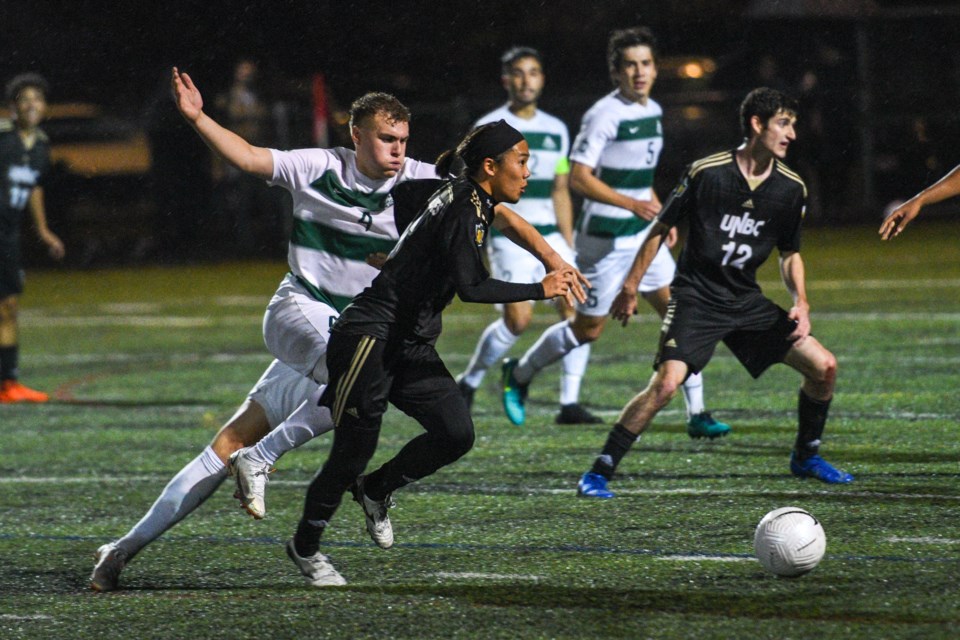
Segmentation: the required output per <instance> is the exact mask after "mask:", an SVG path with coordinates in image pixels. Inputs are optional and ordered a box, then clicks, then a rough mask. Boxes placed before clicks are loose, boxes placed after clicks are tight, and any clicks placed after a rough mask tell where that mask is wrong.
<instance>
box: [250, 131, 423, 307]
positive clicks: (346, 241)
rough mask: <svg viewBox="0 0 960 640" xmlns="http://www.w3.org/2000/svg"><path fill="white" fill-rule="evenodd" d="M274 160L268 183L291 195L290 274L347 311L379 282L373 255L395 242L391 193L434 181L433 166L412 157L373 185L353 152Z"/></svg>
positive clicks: (289, 154)
mask: <svg viewBox="0 0 960 640" xmlns="http://www.w3.org/2000/svg"><path fill="white" fill-rule="evenodd" d="M270 153H271V154H272V155H273V177H272V178H271V179H270V180H269V181H268V182H269V183H270V184H271V185H279V186H281V187H284V188H285V189H287V190H288V191H289V192H290V193H291V195H292V196H293V231H292V233H291V235H290V248H289V251H288V253H287V260H288V262H289V265H290V271H291V272H293V274H294V275H295V276H297V279H298V280H300V282H301V284H304V286H305V287H307V288H308V289H309V290H310V292H311V293H312V294H313V295H314V296H315V297H317V298H318V299H321V300H323V301H324V302H328V303H330V304H331V305H332V306H333V307H335V308H336V309H342V308H343V307H344V306H346V304H347V303H348V302H350V300H351V299H352V298H353V296H355V295H357V294H358V293H360V292H361V291H362V290H363V289H364V287H366V286H367V285H369V284H370V282H371V281H372V280H373V278H374V277H375V276H376V275H377V270H376V269H375V268H373V267H371V266H370V265H368V264H367V263H366V262H365V259H366V257H367V255H369V254H371V253H377V252H381V253H389V252H390V250H391V249H393V246H394V245H395V244H396V242H397V239H398V237H399V235H398V234H397V225H396V223H395V222H394V219H393V206H392V202H391V200H390V198H389V195H390V190H391V189H392V188H393V187H394V185H396V184H397V183H398V182H400V181H403V180H410V179H416V178H436V177H437V175H436V172H435V170H434V166H433V165H432V164H428V163H426V162H420V161H418V160H411V159H409V158H408V159H407V160H406V161H405V162H404V163H403V167H402V168H401V170H400V171H399V173H397V175H396V176H394V177H392V178H388V179H386V180H373V179H371V178H368V177H366V176H365V175H363V174H362V173H360V171H359V170H358V169H357V160H356V152H355V151H354V150H353V149H346V148H343V147H336V148H334V149H299V150H296V151H277V150H275V149H271V150H270Z"/></svg>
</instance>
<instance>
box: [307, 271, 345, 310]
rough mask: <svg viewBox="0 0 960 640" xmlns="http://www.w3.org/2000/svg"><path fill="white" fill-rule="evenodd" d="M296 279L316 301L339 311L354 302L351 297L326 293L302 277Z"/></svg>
mask: <svg viewBox="0 0 960 640" xmlns="http://www.w3.org/2000/svg"><path fill="white" fill-rule="evenodd" d="M294 278H296V279H297V282H299V283H300V286H302V287H303V288H304V289H306V290H307V293H309V294H310V295H311V296H313V298H314V299H315V300H319V301H320V302H322V303H324V304H326V305H330V306H331V307H333V308H334V309H336V310H337V311H343V309H344V307H346V306H347V305H348V304H350V301H351V300H353V298H351V297H350V296H338V295H334V294H332V293H330V292H329V291H324V290H323V289H321V288H319V287H315V286H313V285H312V284H310V283H309V282H307V281H306V280H305V279H303V278H301V277H300V276H294Z"/></svg>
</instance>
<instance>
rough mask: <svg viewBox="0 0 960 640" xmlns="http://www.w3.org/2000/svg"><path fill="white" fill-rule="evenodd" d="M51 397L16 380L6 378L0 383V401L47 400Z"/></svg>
mask: <svg viewBox="0 0 960 640" xmlns="http://www.w3.org/2000/svg"><path fill="white" fill-rule="evenodd" d="M49 399H50V396H49V395H47V394H45V393H43V392H42V391H36V390H34V389H31V388H30V387H27V386H24V385H22V384H20V383H19V382H17V381H16V380H4V381H3V384H2V385H0V403H6V402H46V401H48V400H49Z"/></svg>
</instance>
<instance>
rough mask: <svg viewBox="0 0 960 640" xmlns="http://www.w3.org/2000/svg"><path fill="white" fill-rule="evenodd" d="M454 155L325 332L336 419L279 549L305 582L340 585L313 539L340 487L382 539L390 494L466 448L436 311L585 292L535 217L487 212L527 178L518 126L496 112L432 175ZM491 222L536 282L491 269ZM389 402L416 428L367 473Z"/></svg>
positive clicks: (388, 542)
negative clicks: (530, 259) (529, 262)
mask: <svg viewBox="0 0 960 640" xmlns="http://www.w3.org/2000/svg"><path fill="white" fill-rule="evenodd" d="M455 156H456V157H459V159H460V160H462V161H463V164H464V166H465V168H464V169H463V171H462V174H461V176H460V177H458V178H455V179H452V180H447V181H430V182H432V183H434V184H432V185H431V186H432V187H433V188H432V189H430V191H432V195H429V197H428V199H427V200H426V203H425V204H424V205H423V206H422V207H421V208H420V213H419V214H418V215H417V217H416V218H415V219H414V220H413V221H412V222H410V223H409V225H407V226H406V229H405V231H404V232H403V234H402V235H401V236H400V240H399V242H398V243H397V245H396V247H395V248H394V249H393V251H392V252H391V253H390V255H389V257H388V258H387V260H386V262H385V263H384V265H383V268H382V270H381V271H380V274H379V275H378V276H377V277H376V278H375V279H374V280H373V283H372V284H371V285H370V286H369V287H367V288H366V289H364V290H363V292H361V293H360V294H359V295H357V296H356V297H355V298H354V299H353V302H351V303H350V304H349V305H348V306H347V307H346V308H345V309H344V310H343V312H342V314H341V315H340V318H339V319H338V320H337V322H336V324H335V325H334V327H333V329H332V331H331V334H330V342H329V345H328V348H327V368H328V370H329V375H330V378H329V379H330V382H329V384H328V386H327V388H326V391H325V392H324V394H323V396H322V397H321V399H320V404H321V405H324V406H327V407H329V408H330V411H331V413H332V415H333V420H334V423H335V424H336V429H335V431H334V439H333V446H332V448H331V451H330V455H329V457H328V459H327V461H326V462H325V463H324V465H323V467H322V469H321V470H320V472H319V473H318V474H317V476H316V477H315V478H314V480H313V482H312V483H311V484H310V487H309V488H308V490H307V497H306V502H305V505H304V511H303V517H302V518H301V520H300V523H299V525H298V527H297V532H296V535H295V536H294V537H293V539H292V540H290V542H289V543H288V544H287V553H288V555H289V556H290V558H291V559H292V560H293V561H294V562H295V563H296V565H297V567H298V568H299V569H300V571H301V573H303V575H304V576H305V577H306V578H307V580H308V581H309V582H310V584H312V585H314V586H328V585H338V584H345V581H344V579H343V577H342V576H340V574H339V573H337V571H336V569H334V568H333V566H332V565H331V564H330V563H329V561H328V560H327V558H326V557H325V556H324V555H323V554H322V553H320V551H319V545H320V537H321V535H322V533H323V530H324V527H325V526H326V525H327V523H328V522H329V520H330V518H332V517H333V514H334V512H335V511H336V509H337V507H338V506H339V504H340V501H341V499H342V497H343V494H344V492H345V491H346V490H347V489H348V488H349V489H351V491H352V493H353V497H354V499H355V500H356V501H357V502H358V503H360V506H361V507H362V508H363V512H364V516H365V518H366V525H367V530H368V532H369V533H370V536H371V537H372V538H373V540H374V542H376V543H377V545H378V546H380V547H382V548H384V549H386V548H389V547H391V546H392V545H393V529H392V527H391V524H390V518H389V516H388V515H387V509H388V507H389V506H390V501H391V499H390V496H391V494H392V492H393V491H394V490H396V489H399V488H400V487H403V486H405V485H407V484H409V483H411V482H414V481H416V480H419V479H421V478H424V477H426V476H428V475H430V474H432V473H434V472H435V471H437V470H438V469H440V468H441V467H443V466H445V465H448V464H450V463H451V462H454V461H455V460H457V459H458V458H460V457H461V456H463V455H464V454H465V453H467V451H469V450H470V448H471V447H472V446H473V440H474V433H473V421H472V420H471V418H470V411H469V409H468V408H467V404H466V401H465V400H464V398H463V396H462V395H461V393H460V390H459V388H458V387H457V383H456V381H455V380H454V378H453V376H451V375H450V373H449V372H448V371H447V368H446V367H445V366H444V364H443V362H442V361H441V359H440V356H439V355H438V354H437V351H436V348H435V343H436V340H437V338H438V337H439V335H440V330H441V313H442V312H443V309H444V308H445V307H446V306H447V305H448V304H449V303H450V301H451V300H452V299H453V296H454V294H456V295H458V296H459V297H460V299H462V300H464V301H468V302H501V303H503V302H518V301H521V300H539V299H545V298H554V297H557V296H567V297H568V298H570V299H569V300H568V301H569V302H571V303H572V302H573V300H572V296H574V295H575V296H576V298H577V299H579V300H580V301H581V302H582V301H584V300H585V299H586V295H585V294H584V291H583V288H582V284H583V285H587V284H588V283H587V282H586V281H585V280H582V276H581V275H580V274H579V272H578V271H577V270H576V269H574V268H573V267H571V266H570V265H569V264H567V263H565V262H563V260H562V259H560V258H559V256H558V255H557V254H556V252H555V251H554V250H553V249H551V248H550V246H549V245H548V244H547V243H546V241H545V240H544V239H543V238H542V237H541V236H540V234H539V233H537V231H536V230H535V229H534V228H533V227H532V226H530V225H529V224H528V223H527V222H525V221H524V220H523V219H522V218H520V216H519V215H517V214H514V213H512V212H503V213H500V212H498V213H497V216H496V218H494V206H495V205H496V204H497V202H516V201H517V200H518V199H519V198H520V196H521V195H522V193H523V189H524V187H525V186H526V181H527V178H528V177H529V175H530V172H529V171H528V169H527V167H526V163H527V159H528V158H529V157H530V151H529V148H528V146H527V143H526V141H525V140H524V139H523V136H522V135H521V134H520V132H518V131H517V130H516V129H514V128H513V127H511V126H510V125H508V124H507V123H506V122H504V121H503V120H500V121H498V122H496V123H490V124H486V125H483V126H481V127H478V128H477V129H474V130H473V131H472V132H471V133H470V134H468V135H467V137H466V138H464V140H463V141H462V142H461V143H460V145H459V146H458V147H457V150H456V152H455V155H454V154H451V153H449V152H448V154H447V155H446V156H442V157H441V159H440V160H438V163H437V170H438V173H439V174H440V175H447V174H448V173H449V169H450V167H451V165H452V162H453V161H454V159H455ZM416 182H417V181H413V182H411V183H409V185H416ZM409 185H408V186H407V187H406V188H405V189H403V190H399V189H394V192H393V195H394V198H400V197H401V196H402V195H406V194H407V193H408V192H410V191H417V189H415V188H411V187H410V186H409ZM401 186H403V185H401ZM420 203H421V204H422V203H423V199H422V198H421V200H420ZM396 208H397V211H398V213H399V214H400V215H401V216H402V212H403V211H405V210H408V207H407V206H406V204H405V203H402V202H399V201H398V202H397V205H396ZM491 224H492V225H494V226H496V228H497V229H498V230H499V231H501V232H502V233H504V235H506V236H507V237H509V238H511V239H512V240H514V241H515V242H517V244H519V245H520V246H523V247H524V248H526V249H528V250H529V251H530V252H531V253H533V254H534V255H536V256H537V257H538V258H539V259H540V260H541V261H542V262H543V263H544V266H545V267H546V269H547V271H548V273H547V275H546V276H545V277H544V279H543V280H542V281H541V282H537V283H532V284H526V283H510V282H504V281H501V280H495V279H493V278H491V277H490V274H489V273H488V272H487V270H486V268H485V267H484V266H483V261H482V255H483V251H484V248H483V246H484V241H485V239H486V237H487V231H488V229H489V227H490V225H491ZM387 402H390V403H392V404H393V405H394V406H396V407H397V408H398V409H400V410H401V411H403V412H404V413H406V414H407V415H409V416H411V417H412V418H414V419H416V420H417V421H418V422H419V423H420V424H421V425H422V426H423V428H424V430H425V432H424V433H423V434H421V435H420V436H418V437H416V438H414V439H413V440H411V441H410V442H408V443H407V444H406V445H405V446H404V447H403V448H402V449H401V450H400V452H399V453H398V454H397V455H396V456H394V457H393V458H392V459H391V460H389V461H388V462H386V463H385V464H384V465H383V466H381V467H380V468H379V469H377V470H376V471H373V472H372V473H370V474H369V475H366V476H364V475H361V474H362V473H363V471H364V469H365V467H366V465H367V462H368V461H369V460H370V458H371V457H372V456H373V453H374V451H375V449H376V446H377V440H378V438H379V433H380V423H381V418H382V416H383V413H384V411H385V410H386V406H387Z"/></svg>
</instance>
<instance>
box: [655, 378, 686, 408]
mask: <svg viewBox="0 0 960 640" xmlns="http://www.w3.org/2000/svg"><path fill="white" fill-rule="evenodd" d="M679 387H680V383H679V382H678V381H676V380H674V379H672V378H669V377H665V376H657V377H656V378H655V379H654V381H653V385H652V390H653V398H654V402H655V403H656V405H657V408H658V409H662V408H663V407H665V406H667V405H668V404H670V401H671V400H673V397H674V396H675V395H677V389H679Z"/></svg>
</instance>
